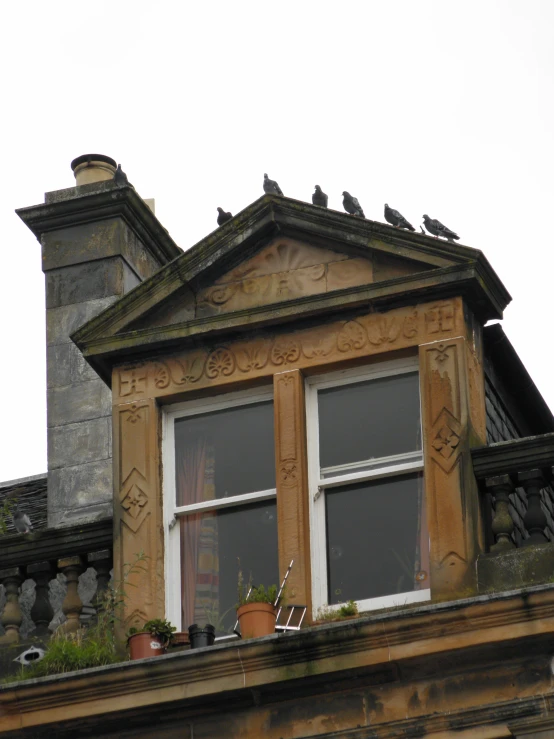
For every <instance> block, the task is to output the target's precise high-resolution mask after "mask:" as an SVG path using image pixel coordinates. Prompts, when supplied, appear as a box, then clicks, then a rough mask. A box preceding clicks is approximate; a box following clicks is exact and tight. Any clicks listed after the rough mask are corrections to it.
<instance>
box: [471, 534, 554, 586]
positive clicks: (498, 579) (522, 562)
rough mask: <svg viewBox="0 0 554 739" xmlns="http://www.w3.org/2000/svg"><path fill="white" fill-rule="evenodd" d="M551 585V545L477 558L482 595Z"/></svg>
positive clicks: (553, 550) (553, 579)
mask: <svg viewBox="0 0 554 739" xmlns="http://www.w3.org/2000/svg"><path fill="white" fill-rule="evenodd" d="M546 583H554V544H552V543H544V544H535V545H534V546H528V547H522V548H520V549H513V550H510V551H508V552H501V553H498V554H481V555H479V557H478V558H477V584H478V588H479V591H480V592H481V593H494V592H501V591H503V592H505V591H506V590H513V589H515V588H523V587H529V586H533V585H542V584H546Z"/></svg>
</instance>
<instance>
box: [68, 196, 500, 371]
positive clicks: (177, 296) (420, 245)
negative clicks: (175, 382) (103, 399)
mask: <svg viewBox="0 0 554 739" xmlns="http://www.w3.org/2000/svg"><path fill="white" fill-rule="evenodd" d="M470 265H473V266H474V267H475V268H477V267H478V268H479V270H480V271H481V272H483V274H485V276H487V275H488V276H489V277H490V278H491V279H492V283H491V284H494V287H495V290H496V287H497V285H496V283H498V285H499V289H498V290H497V292H496V294H495V299H496V298H498V299H497V300H496V302H497V304H498V305H500V304H501V303H502V302H503V301H504V304H505V302H507V301H505V296H507V293H506V292H505V290H504V288H503V287H502V285H501V283H499V281H498V278H497V277H496V275H495V274H494V272H493V271H492V269H491V268H490V266H489V265H488V262H487V261H486V259H485V258H484V257H483V255H482V253H481V252H479V251H477V250H475V249H471V248H469V247H466V246H461V245H458V244H455V245H454V244H450V243H446V242H444V241H439V240H438V239H435V238H432V237H429V236H426V235H424V234H419V233H410V232H407V231H402V230H400V229H396V228H394V227H392V226H389V225H387V224H382V223H377V222H374V221H369V220H365V219H360V218H356V217H352V216H349V215H346V214H343V213H338V212H336V211H331V210H327V209H323V208H318V207H316V206H312V205H309V204H308V203H300V202H298V201H294V200H290V199H289V198H281V197H276V196H264V197H262V198H260V199H259V200H257V201H256V202H255V203H253V204H252V205H251V206H249V207H248V208H246V209H245V210H244V211H242V213H239V214H238V215H237V216H235V217H234V218H233V219H232V220H231V221H229V222H227V223H226V224H225V225H224V226H222V227H221V228H218V229H217V230H216V231H214V232H213V233H212V234H209V235H208V236H207V237H206V238H205V239H203V240H202V241H200V242H199V243H198V244H196V245H195V246H194V247H192V248H191V249H189V250H188V251H186V252H185V253H184V254H182V255H181V256H179V257H178V258H177V259H175V260H174V261H173V262H171V263H170V264H168V265H166V266H165V267H163V268H162V269H161V270H160V271H159V272H157V273H156V274H155V275H153V276H152V277H151V278H150V279H149V280H147V281H146V282H144V283H142V284H141V285H139V286H138V287H137V288H135V289H134V290H132V291H131V292H130V293H128V294H127V295H125V296H123V297H122V298H121V299H120V300H119V301H117V302H116V303H115V304H114V305H112V306H110V307H109V308H108V309H107V310H105V311H104V312H103V313H101V314H100V315H99V316H97V317H96V318H94V319H93V320H92V321H90V322H89V323H88V324H86V325H85V326H83V327H82V328H80V329H79V330H78V331H77V332H76V333H75V335H74V336H73V339H74V341H75V342H76V343H77V345H78V346H79V347H80V348H81V350H82V351H83V354H84V355H85V356H86V357H87V358H88V359H89V361H90V359H91V357H92V356H93V355H95V356H98V357H100V356H101V355H102V354H104V353H105V354H109V355H110V357H114V356H115V354H116V353H123V352H124V351H125V348H127V349H129V348H132V351H133V352H135V353H139V352H140V351H141V349H142V348H144V349H145V350H147V349H148V347H150V348H153V347H156V348H158V347H160V346H162V345H166V346H168V345H169V344H171V343H173V344H174V343H175V342H177V341H179V339H181V340H188V339H189V338H192V337H193V336H194V337H196V338H199V337H200V336H202V335H205V336H206V337H209V335H210V334H211V335H214V333H215V332H216V331H220V330H233V331H238V330H243V329H241V327H244V330H252V329H254V328H255V327H256V326H260V327H261V326H264V325H268V324H270V323H272V322H273V323H278V322H282V321H283V320H287V321H290V320H296V318H300V317H301V316H302V315H304V316H306V317H307V316H313V315H315V314H316V313H325V312H327V313H329V312H334V311H337V310H340V309H342V308H346V309H350V308H352V307H354V306H356V305H361V304H363V305H368V304H371V302H372V300H373V297H372V296H375V297H376V298H377V296H379V297H378V300H380V301H381V302H382V301H383V299H384V298H383V296H386V295H388V294H390V295H394V296H395V300H398V299H399V296H401V295H402V292H403V291H404V292H405V295H406V296H407V298H408V297H410V298H411V296H413V295H415V294H416V293H417V291H418V290H419V291H420V292H421V291H427V293H428V294H429V291H430V290H436V288H437V286H439V287H440V285H441V284H442V283H444V285H452V283H453V282H455V281H456V280H458V279H462V275H463V279H465V280H466V282H467V279H468V275H469V272H467V270H466V271H465V272H464V269H465V268H466V267H470ZM489 277H487V279H489ZM472 279H473V278H472ZM448 289H450V288H448ZM507 297H508V298H509V296H507ZM500 310H501V309H500ZM492 313H494V311H492ZM497 313H498V310H497ZM491 317H492V315H491ZM110 361H111V359H110Z"/></svg>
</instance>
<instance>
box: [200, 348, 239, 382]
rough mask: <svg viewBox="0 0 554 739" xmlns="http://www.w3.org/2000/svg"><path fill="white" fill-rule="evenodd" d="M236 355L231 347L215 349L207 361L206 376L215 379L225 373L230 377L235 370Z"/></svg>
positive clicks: (225, 375)
mask: <svg viewBox="0 0 554 739" xmlns="http://www.w3.org/2000/svg"><path fill="white" fill-rule="evenodd" d="M235 366H236V362H235V355H234V354H233V352H232V351H229V349H225V348H221V349H215V350H214V351H213V352H212V353H211V354H210V356H209V357H208V361H207V362H206V377H209V378H210V379H211V380H214V379H215V378H216V377H219V376H220V375H223V377H229V375H232V374H233V372H234V371H235Z"/></svg>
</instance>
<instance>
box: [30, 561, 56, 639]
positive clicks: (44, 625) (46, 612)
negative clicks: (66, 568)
mask: <svg viewBox="0 0 554 739" xmlns="http://www.w3.org/2000/svg"><path fill="white" fill-rule="evenodd" d="M27 576H28V577H30V578H32V579H33V580H34V581H35V594H36V596H35V602H34V604H33V607H32V608H31V618H32V619H33V621H34V624H35V632H34V633H35V635H36V636H46V635H47V634H48V633H49V632H48V626H49V624H50V621H52V619H53V618H54V609H53V608H52V606H51V604H50V580H52V578H53V577H54V568H53V567H52V563H51V562H35V563H34V564H31V565H29V566H28V567H27Z"/></svg>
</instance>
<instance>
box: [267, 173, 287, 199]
mask: <svg viewBox="0 0 554 739" xmlns="http://www.w3.org/2000/svg"><path fill="white" fill-rule="evenodd" d="M264 192H265V193H266V194H267V195H282V194H283V191H282V190H281V188H280V187H279V185H278V184H277V182H276V181H275V180H270V179H269V177H268V176H267V173H266V172H264Z"/></svg>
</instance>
